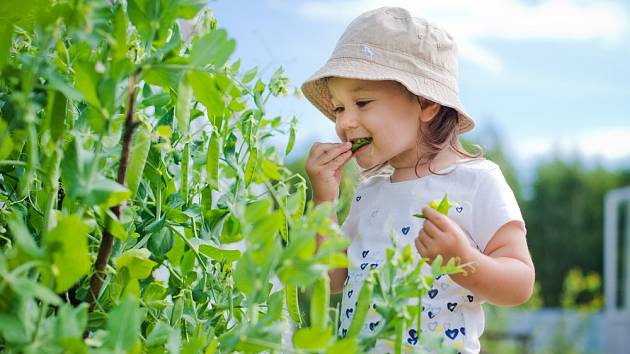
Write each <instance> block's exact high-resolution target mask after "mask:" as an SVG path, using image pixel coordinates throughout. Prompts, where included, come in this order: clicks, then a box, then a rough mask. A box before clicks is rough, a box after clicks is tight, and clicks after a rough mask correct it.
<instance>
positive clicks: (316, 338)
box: [293, 328, 332, 350]
mask: <svg viewBox="0 0 630 354" xmlns="http://www.w3.org/2000/svg"><path fill="white" fill-rule="evenodd" d="M331 338H332V333H331V332H330V329H329V328H300V329H298V330H297V331H296V332H295V334H294V335H293V344H294V345H295V347H296V348H299V349H304V350H323V349H325V348H326V347H328V343H329V342H330V339H331Z"/></svg>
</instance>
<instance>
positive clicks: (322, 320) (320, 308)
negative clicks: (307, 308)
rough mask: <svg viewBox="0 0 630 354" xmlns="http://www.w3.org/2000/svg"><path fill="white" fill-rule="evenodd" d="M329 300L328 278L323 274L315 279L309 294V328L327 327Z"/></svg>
mask: <svg viewBox="0 0 630 354" xmlns="http://www.w3.org/2000/svg"><path fill="white" fill-rule="evenodd" d="M329 301H330V279H329V278H328V275H324V276H323V277H320V278H319V279H317V280H316V281H315V285H314V286H313V295H312V296H311V328H318V329H324V328H326V327H328V303H329Z"/></svg>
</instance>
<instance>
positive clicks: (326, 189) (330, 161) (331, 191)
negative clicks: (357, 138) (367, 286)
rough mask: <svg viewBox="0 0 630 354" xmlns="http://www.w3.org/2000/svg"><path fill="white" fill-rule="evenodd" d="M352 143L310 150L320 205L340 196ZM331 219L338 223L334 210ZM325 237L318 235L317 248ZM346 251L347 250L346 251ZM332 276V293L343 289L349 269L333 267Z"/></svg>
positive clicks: (315, 193)
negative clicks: (342, 176)
mask: <svg viewBox="0 0 630 354" xmlns="http://www.w3.org/2000/svg"><path fill="white" fill-rule="evenodd" d="M351 146H352V144H351V143H350V142H345V143H338V144H320V143H316V144H314V145H313V147H312V148H311V150H310V151H309V154H308V157H307V160H306V164H305V169H306V172H307V173H308V177H309V180H310V181H311V185H312V188H313V202H314V203H315V205H318V204H320V203H323V202H327V201H328V202H334V201H335V200H336V199H337V198H338V197H339V183H340V179H341V171H342V170H343V167H344V166H345V164H346V163H348V161H350V158H351V157H352V151H350V148H351ZM330 218H331V220H332V221H334V222H335V223H337V222H338V221H337V215H336V214H335V213H334V212H333V213H332V215H331V216H330ZM323 239H324V237H322V236H321V235H317V249H318V250H319V245H320V244H321V243H322V241H323ZM344 252H345V251H344ZM328 275H329V276H330V291H331V293H333V294H335V293H339V292H341V291H343V283H344V282H345V281H346V276H347V275H348V270H347V269H345V268H343V269H341V268H339V269H333V270H331V271H329V272H328Z"/></svg>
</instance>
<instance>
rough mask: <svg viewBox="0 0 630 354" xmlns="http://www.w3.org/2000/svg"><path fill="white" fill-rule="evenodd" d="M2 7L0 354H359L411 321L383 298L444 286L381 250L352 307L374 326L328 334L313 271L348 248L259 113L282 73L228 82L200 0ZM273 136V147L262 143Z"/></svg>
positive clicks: (233, 72) (48, 1) (39, 0)
mask: <svg viewBox="0 0 630 354" xmlns="http://www.w3.org/2000/svg"><path fill="white" fill-rule="evenodd" d="M4 10H6V9H4ZM8 11H9V12H8V13H3V14H2V16H3V18H6V19H8V21H3V23H2V24H0V73H1V74H0V142H1V145H0V247H2V252H0V350H1V351H3V352H7V353H18V352H19V353H22V352H23V353H70V352H72V353H86V352H94V353H114V352H115V353H122V352H131V353H164V352H168V353H179V352H182V353H200V352H204V353H229V352H288V353H320V352H328V353H351V352H363V351H364V350H366V349H367V348H370V347H371V346H373V344H374V341H375V340H376V339H388V340H397V339H400V336H401V328H402V323H403V322H405V321H406V323H410V321H414V319H416V320H417V321H419V314H418V310H417V307H418V306H415V307H413V306H400V305H399V304H400V301H401V299H403V298H412V297H421V296H422V295H423V293H424V292H426V291H427V290H428V289H429V288H430V287H431V284H432V277H433V276H437V275H438V274H449V273H453V272H457V271H459V270H460V269H459V268H458V267H457V266H456V265H455V264H452V263H449V264H446V265H443V264H441V261H439V262H438V260H435V261H434V262H433V264H432V267H433V273H432V276H420V274H419V273H418V271H419V266H418V267H416V268H413V267H411V257H410V252H411V250H410V249H407V250H405V251H404V252H403V253H396V252H394V251H393V250H392V251H390V254H389V258H388V262H387V264H386V265H384V268H383V271H382V272H381V273H373V275H371V276H370V277H369V278H368V279H369V280H368V281H367V283H366V286H365V287H364V289H365V290H364V291H363V293H362V295H361V299H362V300H361V301H359V302H360V304H359V305H360V306H363V305H364V304H365V301H366V300H364V299H365V298H367V297H370V295H373V296H374V297H375V298H376V299H377V307H376V311H378V312H379V313H380V314H381V315H382V316H383V321H384V323H386V324H387V325H386V326H384V327H383V329H382V330H381V331H380V332H379V333H378V334H377V335H375V336H373V337H363V336H361V335H360V333H359V331H358V329H359V328H360V327H361V326H362V325H363V321H365V316H364V315H357V317H356V318H355V320H354V322H353V324H352V328H351V331H350V333H349V334H348V335H347V336H346V337H344V338H341V336H339V335H338V333H337V320H336V319H337V314H336V312H335V309H332V308H330V307H329V303H330V294H329V291H330V290H329V289H330V286H329V279H328V275H327V272H328V270H330V269H333V268H339V267H347V266H348V259H347V257H346V256H345V253H344V252H343V250H344V249H345V248H346V247H347V246H348V244H347V241H346V240H345V238H343V237H342V234H341V231H340V229H339V226H338V225H337V224H335V223H333V222H331V221H330V218H329V215H330V214H331V213H333V212H335V209H336V207H335V205H332V204H322V205H318V206H317V207H315V206H314V205H313V204H312V203H310V202H307V200H306V189H307V184H306V181H305V180H304V179H303V177H301V176H300V175H299V174H296V173H292V172H291V171H290V170H289V169H288V168H287V167H286V166H285V165H284V161H283V156H286V155H287V154H288V153H289V152H291V150H292V149H293V145H294V142H295V136H296V123H297V119H296V118H295V117H294V118H292V119H291V120H290V121H286V120H284V119H283V118H282V117H269V116H268V114H267V112H266V110H265V106H266V103H267V102H268V100H269V99H270V97H277V96H283V95H287V94H288V93H289V88H288V80H287V78H286V77H285V76H284V74H283V71H282V69H281V68H280V69H278V70H276V71H275V73H273V75H271V77H270V78H269V79H268V80H265V79H263V78H262V75H261V74H260V73H258V69H257V68H256V67H254V68H252V69H249V70H241V68H240V60H232V59H231V57H232V54H233V51H234V48H235V41H234V40H233V39H230V38H229V36H228V33H227V31H226V30H225V29H221V28H218V27H217V20H216V19H215V18H214V17H213V16H212V12H211V11H210V10H209V9H208V8H207V7H206V1H205V0H127V1H115V0H113V1H105V0H73V1H64V0H54V1H53V0H35V1H26V2H23V3H16V4H15V6H13V7H10V8H9V10H8ZM184 27H186V31H184V30H183V29H184ZM183 33H187V34H186V35H184V34H183ZM278 134H280V135H286V136H288V141H287V144H286V146H285V147H284V148H283V150H284V151H278V150H279V149H278V148H277V147H275V146H273V145H271V144H269V143H268V141H269V138H271V137H272V136H274V135H278ZM318 234H319V235H323V236H325V242H323V244H321V245H320V247H319V249H317V247H316V235H318ZM397 274H398V276H397ZM304 289H310V290H311V293H312V298H311V302H310V309H308V311H309V316H308V317H309V319H310V320H309V323H306V321H304V320H303V318H304V317H305V316H304V315H305V313H306V311H307V309H303V308H300V306H299V301H298V297H299V296H300V294H301V293H302V290H304ZM291 328H293V329H294V334H293V335H292V336H291V338H290V339H289V340H288V341H287V340H286V338H285V337H286V336H285V335H284V334H285V333H287V331H288V330H290V329H291ZM418 328H419V327H418ZM398 342H400V341H398ZM396 349H397V350H396V351H397V352H401V350H402V349H403V348H401V345H400V344H399V345H397V347H396Z"/></svg>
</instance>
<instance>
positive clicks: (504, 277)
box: [415, 208, 535, 306]
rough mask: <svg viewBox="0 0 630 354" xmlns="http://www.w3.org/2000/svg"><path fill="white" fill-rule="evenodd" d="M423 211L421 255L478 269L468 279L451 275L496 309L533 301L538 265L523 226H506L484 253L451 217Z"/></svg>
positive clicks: (432, 211)
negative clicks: (439, 256)
mask: <svg viewBox="0 0 630 354" xmlns="http://www.w3.org/2000/svg"><path fill="white" fill-rule="evenodd" d="M422 211H423V213H424V215H425V216H426V220H425V222H424V225H423V228H422V230H421V231H420V233H419V235H418V238H416V241H415V243H416V248H417V249H418V251H419V252H420V254H421V255H423V256H424V257H427V258H429V259H434V258H435V257H436V256H437V255H438V254H441V255H442V257H444V260H445V261H448V260H449V259H450V258H452V257H459V258H460V259H461V262H462V264H465V263H472V266H473V267H474V270H473V271H468V274H467V275H464V274H462V273H460V274H453V275H450V277H451V279H453V281H455V282H456V283H457V284H459V285H461V286H463V287H464V288H467V289H468V290H470V291H472V292H473V293H474V294H476V295H477V296H481V297H483V298H485V299H486V300H487V301H489V302H490V303H493V304H496V305H505V306H514V305H520V304H522V303H524V302H526V301H527V300H528V299H529V298H530V296H531V294H532V291H533V288H534V279H535V273H534V264H533V262H532V259H531V256H530V254H529V250H528V248H527V241H526V238H525V229H524V226H523V224H522V223H521V222H518V221H512V222H509V223H507V224H505V225H503V226H502V227H501V228H500V229H499V230H498V231H497V232H496V233H495V234H494V236H493V237H492V238H491V239H490V242H489V243H488V245H487V246H486V249H485V251H484V253H481V252H479V251H478V250H476V249H475V248H473V247H471V246H470V244H469V243H468V239H467V237H466V235H465V234H464V232H463V231H462V230H461V228H460V227H459V225H457V224H456V223H455V222H454V221H453V220H451V219H450V218H449V217H448V216H446V215H443V214H440V213H438V212H437V211H435V210H433V209H431V208H424V209H423V210H422Z"/></svg>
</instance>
